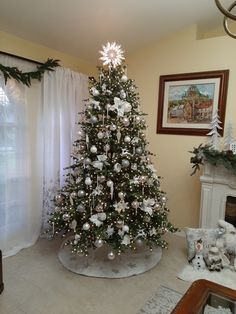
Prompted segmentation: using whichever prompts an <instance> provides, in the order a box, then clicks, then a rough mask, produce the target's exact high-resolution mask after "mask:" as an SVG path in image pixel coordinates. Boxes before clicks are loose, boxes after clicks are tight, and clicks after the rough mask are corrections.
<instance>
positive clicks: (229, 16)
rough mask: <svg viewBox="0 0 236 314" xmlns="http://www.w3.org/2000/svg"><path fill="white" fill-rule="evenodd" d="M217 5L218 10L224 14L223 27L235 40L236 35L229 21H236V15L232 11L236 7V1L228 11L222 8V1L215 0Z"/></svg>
mask: <svg viewBox="0 0 236 314" xmlns="http://www.w3.org/2000/svg"><path fill="white" fill-rule="evenodd" d="M215 3H216V5H217V8H218V9H219V10H220V12H221V13H223V14H224V21H223V25H224V29H225V31H226V33H227V34H228V35H229V36H231V37H233V38H235V39H236V34H235V33H233V32H231V31H230V29H229V26H228V19H230V20H233V21H236V14H233V13H231V11H232V9H233V8H234V7H235V6H236V1H234V2H233V3H232V4H231V5H230V6H229V7H228V9H226V8H224V7H223V6H222V4H221V3H220V0H215Z"/></svg>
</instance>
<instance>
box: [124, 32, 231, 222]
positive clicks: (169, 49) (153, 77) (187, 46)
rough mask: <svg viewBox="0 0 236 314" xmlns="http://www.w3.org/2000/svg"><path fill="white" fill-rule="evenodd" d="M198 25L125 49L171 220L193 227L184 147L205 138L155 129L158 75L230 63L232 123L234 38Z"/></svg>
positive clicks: (194, 196)
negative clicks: (202, 31) (205, 32)
mask: <svg viewBox="0 0 236 314" xmlns="http://www.w3.org/2000/svg"><path fill="white" fill-rule="evenodd" d="M196 36H197V28H196V27H195V26H192V27H189V28H188V29H185V30H183V31H181V32H179V33H176V34H174V35H172V36H170V37H168V38H165V39H163V40H161V41H159V42H156V43H155V44H153V45H150V46H146V47H145V48H143V49H141V50H140V51H138V52H136V53H134V54H132V55H129V56H128V59H127V64H128V76H129V77H130V78H133V79H134V80H135V83H136V85H137V87H138V90H139V93H140V100H141V107H142V110H143V111H144V112H146V113H147V114H148V116H147V118H146V119H147V124H148V126H149V127H148V129H147V138H148V140H149V142H150V145H149V149H150V151H151V152H153V153H155V154H156V157H153V161H154V164H155V165H156V168H157V171H158V174H159V175H160V176H162V177H163V180H162V185H161V187H162V189H163V190H164V191H166V192H167V197H168V208H169V209H170V211H171V213H170V216H169V217H170V220H171V221H172V222H173V223H174V224H175V225H176V226H177V227H184V226H192V227H197V226H198V221H199V208H200V183H199V174H197V175H195V176H192V177H191V176H190V173H191V164H190V157H191V154H190V153H189V151H191V150H192V148H193V147H197V146H198V145H199V144H200V143H204V142H205V141H206V137H202V136H184V135H171V134H168V135H163V134H156V120H157V101H158V85H159V76H160V75H166V74H176V73H186V72H200V71H210V70H222V69H229V70H230V76H229V87H228V99H227V106H226V119H225V121H226V124H227V121H228V120H229V119H230V118H231V119H234V124H235V127H236V119H235V117H236V105H235V103H236V94H235V82H236V60H235V56H236V41H235V40H234V39H232V38H229V37H228V36H222V37H217V38H207V39H201V40H197V39H196Z"/></svg>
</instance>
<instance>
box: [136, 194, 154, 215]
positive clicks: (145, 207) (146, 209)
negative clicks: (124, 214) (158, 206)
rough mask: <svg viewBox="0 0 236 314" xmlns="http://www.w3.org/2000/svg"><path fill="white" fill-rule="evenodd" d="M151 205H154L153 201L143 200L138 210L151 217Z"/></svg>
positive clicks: (150, 199) (151, 199) (149, 199)
mask: <svg viewBox="0 0 236 314" xmlns="http://www.w3.org/2000/svg"><path fill="white" fill-rule="evenodd" d="M153 205H155V200H154V199H153V198H148V199H147V200H143V204H142V205H141V206H140V208H141V210H143V211H144V212H145V213H148V214H149V215H150V216H151V215H152V206H153Z"/></svg>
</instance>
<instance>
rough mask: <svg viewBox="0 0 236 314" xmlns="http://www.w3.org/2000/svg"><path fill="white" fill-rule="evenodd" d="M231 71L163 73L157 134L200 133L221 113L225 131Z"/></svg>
mask: <svg viewBox="0 0 236 314" xmlns="http://www.w3.org/2000/svg"><path fill="white" fill-rule="evenodd" d="M228 78H229V70H219V71H206V72H195V73H182V74H171V75H161V76H160V81H159V98H158V113H157V133H163V134H182V135H201V136H205V135H206V134H207V133H208V132H209V129H210V126H211V124H210V123H211V121H212V116H213V114H214V113H216V112H217V113H218V115H219V120H220V121H221V127H222V129H221V130H220V131H219V133H220V134H221V136H223V132H224V120H225V107H226V99H227V89H228Z"/></svg>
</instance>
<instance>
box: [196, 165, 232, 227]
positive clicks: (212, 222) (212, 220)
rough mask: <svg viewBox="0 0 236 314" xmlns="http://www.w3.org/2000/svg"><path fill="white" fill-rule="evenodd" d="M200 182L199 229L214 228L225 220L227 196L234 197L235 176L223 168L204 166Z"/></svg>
mask: <svg viewBox="0 0 236 314" xmlns="http://www.w3.org/2000/svg"><path fill="white" fill-rule="evenodd" d="M200 181H201V208H200V222H199V224H200V227H202V228H216V227H217V222H218V220H219V219H225V208H226V200H227V196H232V197H236V176H235V175H233V174H231V173H230V172H229V170H227V169H226V168H225V167H224V166H212V165H210V164H205V165H204V170H203V175H202V176H201V177H200Z"/></svg>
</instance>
